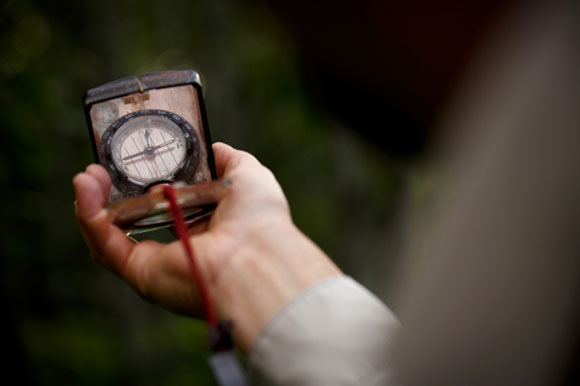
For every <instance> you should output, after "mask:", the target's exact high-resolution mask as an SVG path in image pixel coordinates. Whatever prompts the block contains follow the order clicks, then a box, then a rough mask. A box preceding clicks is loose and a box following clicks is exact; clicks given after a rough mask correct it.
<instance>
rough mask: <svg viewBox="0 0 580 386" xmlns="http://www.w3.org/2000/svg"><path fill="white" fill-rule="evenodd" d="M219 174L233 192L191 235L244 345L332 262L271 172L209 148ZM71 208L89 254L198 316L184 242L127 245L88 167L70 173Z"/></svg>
mask: <svg viewBox="0 0 580 386" xmlns="http://www.w3.org/2000/svg"><path fill="white" fill-rule="evenodd" d="M213 150H214V155H215V161H216V169H217V173H218V176H219V177H220V178H228V179H230V180H231V181H232V187H231V191H230V193H229V194H228V195H226V197H225V198H223V199H222V200H221V201H220V202H219V204H218V205H217V208H216V210H215V211H214V213H213V215H212V216H211V218H210V219H209V220H208V221H205V222H202V223H199V224H197V225H196V226H195V227H194V228H193V229H192V231H193V233H194V234H193V235H192V236H191V237H190V240H191V243H192V246H193V249H194V250H195V254H196V257H197V259H198V264H199V266H200V270H201V273H202V276H203V278H204V281H205V284H206V286H207V288H208V292H209V294H210V297H211V298H212V301H213V303H214V304H215V306H216V311H217V313H218V315H219V316H220V318H222V319H230V320H232V321H233V322H234V326H235V328H234V339H235V340H236V343H237V344H238V346H239V347H240V348H241V349H242V350H248V349H249V348H250V347H251V345H252V343H253V342H254V341H255V339H256V338H257V336H258V334H259V332H260V331H261V329H262V328H263V327H264V326H265V325H266V323H267V322H268V321H269V320H270V319H271V318H272V317H273V316H274V314H275V313H276V312H277V311H278V310H280V309H281V308H282V307H283V306H284V305H285V304H287V303H288V302H289V301H290V300H291V299H293V298H294V297H295V296H297V295H298V294H300V293H301V292H303V291H304V290H306V289H307V288H309V287H311V286H312V285H314V284H316V283H318V282H320V281H322V280H324V279H326V278H328V277H331V276H336V275H340V270H339V269H338V268H337V267H336V266H335V265H334V264H333V263H332V261H331V260H330V259H329V258H328V257H327V256H326V255H325V254H324V253H323V252H322V251H321V250H320V249H319V248H318V247H317V246H316V245H315V244H314V243H312V241H310V240H309V239H308V238H307V237H306V236H304V235H303V234H302V233H301V232H300V231H299V230H298V229H297V228H296V227H295V226H294V224H293V223H292V219H291V217H290V211H289V208H288V203H287V201H286V198H285V196H284V193H283V192H282V189H281V188H280V186H279V184H278V182H277V181H276V179H275V177H274V175H273V174H272V173H271V172H270V171H269V170H268V169H267V168H265V167H264V166H262V165H261V164H260V163H259V162H258V161H257V160H256V159H255V158H254V157H253V156H251V155H250V154H248V153H245V152H242V151H238V150H235V149H233V148H232V147H230V146H228V145H225V144H221V143H217V144H214V145H213ZM73 184H74V187H75V192H76V197H77V200H76V202H75V213H76V216H77V219H78V221H79V224H80V226H81V230H82V232H83V235H84V237H85V240H86V242H87V245H88V246H89V249H90V251H91V254H92V256H93V258H94V259H95V260H96V261H97V262H99V263H100V264H102V265H103V266H105V267H106V268H108V269H110V270H111V271H113V272H115V273H117V274H118V275H119V276H121V277H122V278H123V279H125V280H126V281H127V282H128V283H129V284H130V285H132V286H133V287H134V288H135V289H136V290H137V292H138V293H139V294H140V295H141V296H143V297H144V298H147V299H149V300H151V301H154V302H156V303H159V304H160V305H162V306H164V307H166V308H168V309H171V310H173V311H176V312H180V313H185V314H188V315H199V314H200V312H201V303H200V302H201V301H200V297H199V294H198V292H197V289H196V288H197V287H196V285H195V283H193V282H192V280H193V279H192V275H191V266H190V262H189V261H188V258H187V256H186V255H185V253H184V251H183V247H182V245H181V244H180V243H179V242H178V241H175V242H173V243H170V244H161V243H158V242H155V241H143V242H140V243H135V242H134V241H133V240H132V239H130V238H128V237H127V236H126V235H125V233H124V232H123V231H122V230H121V229H119V228H118V227H116V226H114V225H112V224H111V223H110V221H109V218H108V216H107V212H106V209H105V206H106V204H107V202H108V196H109V190H110V187H111V180H110V177H109V175H108V173H107V172H106V171H105V169H104V168H103V167H101V166H100V165H90V166H89V167H87V169H86V171H85V172H84V173H79V174H78V175H77V176H75V178H74V180H73Z"/></svg>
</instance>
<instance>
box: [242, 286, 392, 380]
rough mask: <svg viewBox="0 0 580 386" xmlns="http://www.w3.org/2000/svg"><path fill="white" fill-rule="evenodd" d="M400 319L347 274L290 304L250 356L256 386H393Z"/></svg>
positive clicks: (261, 337) (271, 325) (268, 327)
mask: <svg viewBox="0 0 580 386" xmlns="http://www.w3.org/2000/svg"><path fill="white" fill-rule="evenodd" d="M398 328H399V323H398V321H397V320H396V318H395V317H394V315H393V313H392V312H391V311H389V309H388V308H387V307H386V306H385V305H384V304H383V303H382V302H381V301H380V300H379V299H378V298H377V297H376V296H374V295H373V294H372V293H370V292H369V291H368V290H367V289H365V288H364V287H363V286H361V285H360V284H358V283H357V282H356V281H354V280H353V279H351V278H350V277H347V276H342V277H337V278H332V279H329V280H326V281H324V282H322V283H320V284H318V285H316V286H314V287H313V288H310V289H309V290H308V291H306V292H305V293H304V294H302V295H301V296H299V297H298V298H296V299H295V300H294V301H293V302H292V303H290V304H289V305H287V306H286V307H285V308H284V309H283V310H282V311H280V313H279V314H278V315H277V316H276V317H275V318H274V319H273V320H272V321H271V322H270V323H269V325H268V326H266V328H265V329H264V331H263V332H262V334H261V335H260V337H259V338H258V340H257V342H256V344H255V345H254V347H253V348H252V350H251V352H250V355H249V364H250V379H251V381H252V384H253V385H276V386H278V385H280V386H290V385H300V386H306V385H317V386H320V385H334V386H339V385H368V386H372V385H391V384H392V383H391V378H392V372H391V368H390V366H389V348H390V346H391V345H390V343H391V340H392V338H393V335H394V333H395V332H396V331H397V329H398Z"/></svg>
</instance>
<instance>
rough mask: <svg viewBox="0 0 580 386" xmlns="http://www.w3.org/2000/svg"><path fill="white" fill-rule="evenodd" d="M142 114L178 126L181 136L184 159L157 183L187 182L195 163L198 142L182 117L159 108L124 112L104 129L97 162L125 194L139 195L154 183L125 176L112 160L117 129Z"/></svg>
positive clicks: (197, 155)
mask: <svg viewBox="0 0 580 386" xmlns="http://www.w3.org/2000/svg"><path fill="white" fill-rule="evenodd" d="M144 116H152V117H155V118H160V117H161V118H162V119H167V120H168V121H170V122H172V123H174V124H175V125H177V127H179V128H180V129H181V132H182V134H183V137H184V139H185V158H184V161H183V163H182V164H181V166H179V167H178V168H177V169H176V170H175V171H174V172H173V174H172V175H171V176H164V177H163V178H162V179H160V182H166V181H167V180H170V181H173V182H179V181H184V182H186V181H189V180H190V179H191V178H192V177H193V175H194V174H195V171H196V169H197V165H198V163H199V158H200V141H199V138H198V136H197V134H196V132H195V130H194V129H193V127H192V125H191V124H190V123H189V122H188V121H187V120H186V119H184V118H183V117H181V116H179V115H178V114H176V113H173V112H170V111H167V110H161V109H147V110H139V111H135V112H132V113H129V114H126V115H124V116H122V117H120V118H119V119H117V120H116V121H115V122H113V123H112V124H111V125H110V126H109V127H108V128H107V129H106V130H105V132H104V133H103V136H102V137H101V140H100V143H99V145H98V153H99V158H100V163H101V165H103V166H104V167H105V169H107V171H108V172H109V175H110V176H111V179H112V182H113V184H114V185H115V186H117V187H118V188H119V189H120V190H121V191H123V192H124V194H125V195H126V196H137V195H141V194H143V193H144V190H145V189H146V188H148V187H149V186H151V185H152V184H154V182H153V183H152V181H151V180H149V181H139V180H137V179H135V178H133V177H131V176H129V175H127V174H126V173H125V172H124V171H123V170H122V169H120V168H119V167H118V166H117V164H116V162H115V161H114V159H113V151H114V149H113V148H112V145H113V142H114V140H115V138H116V137H117V135H118V134H119V130H121V129H122V128H123V127H124V126H125V125H126V124H127V123H128V122H130V121H132V120H134V119H137V118H140V117H144Z"/></svg>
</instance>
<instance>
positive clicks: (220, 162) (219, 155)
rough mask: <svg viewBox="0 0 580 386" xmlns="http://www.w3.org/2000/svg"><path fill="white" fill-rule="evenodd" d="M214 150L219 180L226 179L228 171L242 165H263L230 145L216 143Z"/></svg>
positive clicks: (248, 154)
mask: <svg viewBox="0 0 580 386" xmlns="http://www.w3.org/2000/svg"><path fill="white" fill-rule="evenodd" d="M212 149H213V154H214V158H215V165H216V171H217V175H218V177H219V178H222V177H224V176H225V175H226V172H227V171H231V170H232V169H233V168H235V167H237V166H238V165H240V164H242V163H248V164H250V165H252V166H258V165H261V164H260V162H259V161H258V160H257V159H256V158H255V157H254V156H253V155H251V154H250V153H246V152H245V151H241V150H236V149H234V148H233V147H231V146H230V145H226V144H225V143H222V142H216V143H214V144H213V146H212Z"/></svg>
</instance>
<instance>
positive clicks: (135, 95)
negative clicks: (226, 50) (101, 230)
mask: <svg viewBox="0 0 580 386" xmlns="http://www.w3.org/2000/svg"><path fill="white" fill-rule="evenodd" d="M83 104H84V107H85V116H86V119H87V124H88V128H89V135H90V138H91V142H92V147H93V153H94V156H95V161H96V162H97V163H99V164H101V165H103V166H105V169H107V171H108V172H109V174H110V175H111V180H112V182H113V186H112V188H111V194H110V196H109V201H110V202H112V201H118V200H121V199H126V198H130V197H136V196H140V195H142V194H143V193H144V192H145V190H146V189H147V188H148V187H150V186H151V185H154V184H155V183H159V182H167V181H172V182H183V183H185V184H188V185H196V184H200V183H206V182H210V181H212V180H215V179H216V178H217V176H216V171H215V163H214V157H213V152H212V150H211V139H210V135H209V129H208V124H207V117H206V113H205V106H204V103H203V96H202V90H201V82H200V78H199V75H198V74H197V72H195V71H191V70H187V71H163V72H153V73H147V74H143V75H141V77H140V78H138V77H136V76H130V77H126V78H122V79H118V80H115V81H113V82H109V83H107V84H104V85H102V86H100V87H96V88H93V89H90V90H89V91H87V92H86V93H85V95H84V96H83ZM145 110H148V111H153V112H155V111H158V112H162V113H161V114H165V115H166V116H169V115H171V116H176V117H178V118H180V119H181V121H182V122H183V123H184V124H183V125H182V126H183V127H184V129H183V130H185V131H191V133H190V134H191V137H192V138H195V139H196V142H197V144H198V146H197V144H196V147H195V148H196V152H195V153H191V154H189V153H187V154H186V157H196V162H189V161H190V160H186V161H187V162H183V164H182V169H183V168H186V169H190V170H180V172H179V173H175V175H170V176H168V177H164V178H160V179H159V181H149V182H147V183H145V182H142V181H133V180H132V179H131V177H130V176H126V175H125V174H124V173H123V171H122V170H120V168H119V167H118V165H116V164H115V163H114V162H113V160H112V159H110V157H109V155H110V153H111V151H110V149H108V150H109V152H106V151H103V149H107V146H108V144H105V143H102V142H104V141H105V140H107V138H108V137H110V136H111V135H110V134H111V131H112V130H116V129H117V128H118V126H119V122H121V121H123V120H127V119H128V118H130V117H131V116H132V115H138V114H140V112H143V113H144V112H145ZM185 134H186V136H187V134H188V133H187V132H186V133H185ZM143 146H145V145H143ZM148 146H149V149H150V150H151V149H152V148H154V146H150V145H148ZM142 153H143V154H144V155H143V159H145V158H146V156H147V154H152V153H151V152H149V153H147V148H145V149H144V151H142ZM125 158H135V157H134V156H131V157H125ZM143 162H145V161H143ZM191 169H193V170H191Z"/></svg>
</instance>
